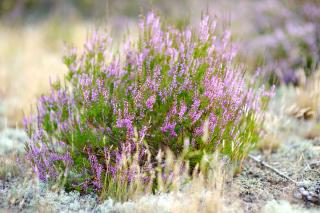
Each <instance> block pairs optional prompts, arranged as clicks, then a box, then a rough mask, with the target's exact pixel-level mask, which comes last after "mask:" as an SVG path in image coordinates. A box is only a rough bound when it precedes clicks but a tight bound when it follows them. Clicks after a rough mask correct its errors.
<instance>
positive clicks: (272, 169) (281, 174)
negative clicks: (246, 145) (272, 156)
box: [249, 154, 299, 185]
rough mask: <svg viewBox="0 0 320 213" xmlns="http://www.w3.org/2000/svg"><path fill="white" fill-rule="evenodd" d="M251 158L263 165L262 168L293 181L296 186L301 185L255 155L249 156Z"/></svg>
mask: <svg viewBox="0 0 320 213" xmlns="http://www.w3.org/2000/svg"><path fill="white" fill-rule="evenodd" d="M249 158H250V159H252V160H254V161H255V162H257V163H259V164H261V165H262V166H264V167H266V168H268V169H270V170H271V171H273V172H275V173H276V174H277V175H279V176H280V177H283V178H285V179H287V180H289V181H291V182H292V183H294V184H295V185H299V183H298V182H297V181H295V180H293V179H292V178H290V177H289V176H287V175H285V174H283V173H282V172H280V171H279V170H278V169H276V168H273V167H272V166H270V165H269V164H267V163H266V162H265V161H263V160H260V159H259V158H257V157H255V156H253V155H251V154H249Z"/></svg>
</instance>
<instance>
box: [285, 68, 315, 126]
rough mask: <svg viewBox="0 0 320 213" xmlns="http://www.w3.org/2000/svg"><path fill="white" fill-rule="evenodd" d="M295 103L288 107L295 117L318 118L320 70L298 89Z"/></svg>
mask: <svg viewBox="0 0 320 213" xmlns="http://www.w3.org/2000/svg"><path fill="white" fill-rule="evenodd" d="M295 96H296V98H295V100H294V103H292V105H291V106H290V107H289V108H288V109H287V113H288V114H289V115H291V116H293V117H296V118H298V119H304V120H311V119H316V118H318V116H319V113H320V111H319V109H320V70H318V71H317V72H316V73H315V74H313V76H311V77H310V78H309V79H308V80H307V81H306V82H305V84H302V86H301V87H299V88H297V90H296V95H295Z"/></svg>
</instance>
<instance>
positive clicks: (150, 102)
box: [146, 95, 156, 109]
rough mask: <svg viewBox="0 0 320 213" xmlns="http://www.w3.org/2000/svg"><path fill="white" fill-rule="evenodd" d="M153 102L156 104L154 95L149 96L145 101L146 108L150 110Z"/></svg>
mask: <svg viewBox="0 0 320 213" xmlns="http://www.w3.org/2000/svg"><path fill="white" fill-rule="evenodd" d="M155 102H156V96H155V95H152V96H150V97H149V98H148V100H147V101H146V106H147V108H148V109H152V107H153V105H154V103H155Z"/></svg>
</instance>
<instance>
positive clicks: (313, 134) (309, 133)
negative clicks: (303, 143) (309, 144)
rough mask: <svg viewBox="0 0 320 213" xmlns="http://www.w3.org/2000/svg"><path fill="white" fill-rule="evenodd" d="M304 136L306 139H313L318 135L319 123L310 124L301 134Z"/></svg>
mask: <svg viewBox="0 0 320 213" xmlns="http://www.w3.org/2000/svg"><path fill="white" fill-rule="evenodd" d="M303 137H304V138H306V139H308V140H314V139H316V138H319V137H320V124H317V125H314V126H312V127H311V128H310V129H309V130H308V131H307V132H305V133H304V135H303Z"/></svg>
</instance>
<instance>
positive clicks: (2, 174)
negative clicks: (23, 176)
mask: <svg viewBox="0 0 320 213" xmlns="http://www.w3.org/2000/svg"><path fill="white" fill-rule="evenodd" d="M16 159H17V155H16V154H11V155H9V156H6V155H5V156H0V180H3V181H5V180H7V179H8V178H15V177H18V176H19V175H20V169H19V167H18V165H17V162H16Z"/></svg>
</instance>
